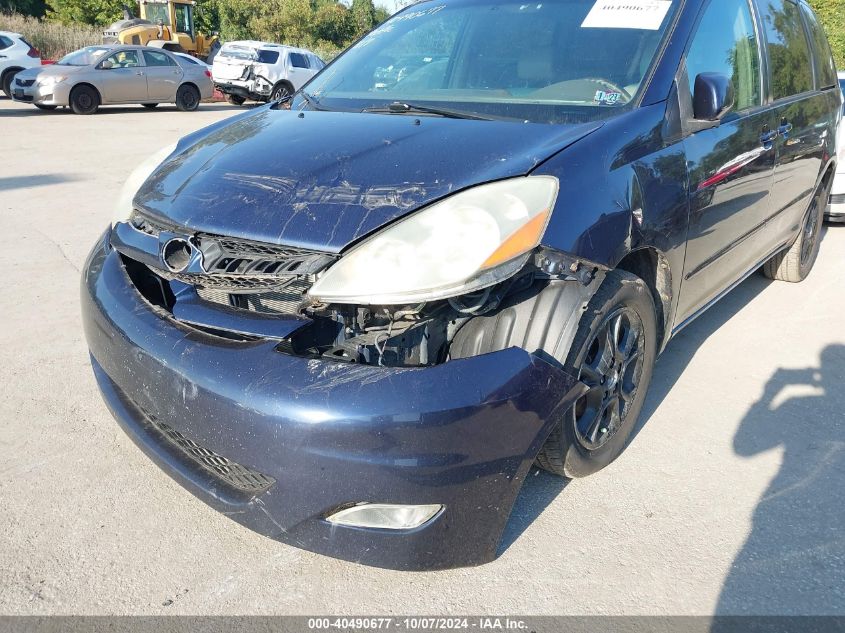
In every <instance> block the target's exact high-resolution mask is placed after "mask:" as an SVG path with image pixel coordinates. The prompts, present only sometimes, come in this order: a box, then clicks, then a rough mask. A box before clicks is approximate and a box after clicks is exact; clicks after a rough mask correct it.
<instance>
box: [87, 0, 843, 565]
mask: <svg viewBox="0 0 845 633" xmlns="http://www.w3.org/2000/svg"><path fill="white" fill-rule="evenodd" d="M841 117H842V93H841V92H840V90H839V87H838V84H837V76H836V68H835V66H834V62H833V59H832V56H831V51H830V48H829V46H828V43H827V40H826V37H825V34H824V31H823V30H822V28H821V27H820V25H819V23H818V21H817V19H816V17H815V16H814V15H813V12H812V11H811V10H810V8H809V7H808V6H807V4H805V3H804V2H803V1H800V0H799V1H793V0H540V1H536V2H528V3H526V2H525V1H524V0H519V1H513V0H426V1H424V2H419V3H417V4H414V5H413V6H411V7H409V8H407V9H405V10H403V11H400V12H399V13H397V14H396V15H395V16H393V17H392V18H391V19H389V20H388V21H387V22H385V23H384V24H382V25H381V26H380V27H378V28H377V29H375V30H374V31H372V32H371V33H369V34H368V35H366V36H365V37H363V38H362V39H361V40H359V41H358V42H357V43H356V44H354V45H353V46H352V47H350V48H349V49H348V50H347V51H345V52H344V53H343V54H342V55H340V56H339V57H338V58H337V59H335V60H334V62H333V63H331V64H329V65H328V66H327V67H326V68H325V69H324V70H323V71H322V72H320V73H319V74H318V75H317V76H316V77H314V78H313V79H312V80H311V81H310V82H309V83H308V84H306V85H305V86H304V87H303V89H301V90H300V91H299V92H297V93H296V94H295V95H294V96H293V97H292V98H287V99H286V101H285V102H284V103H283V102H280V101H276V102H274V103H270V104H267V105H265V106H261V107H258V108H255V109H253V110H250V111H248V112H244V113H241V114H239V115H237V116H235V117H233V118H230V119H228V120H225V121H222V122H219V123H217V124H215V125H212V126H210V127H207V128H205V129H203V130H200V131H198V132H195V133H193V134H190V135H188V136H186V137H185V138H183V139H181V140H180V141H179V142H178V143H177V144H176V145H175V146H172V147H168V148H165V149H164V150H162V152H160V153H159V154H157V155H155V156H153V157H152V158H151V159H150V160H149V161H147V162H146V163H145V164H144V165H142V166H141V167H139V168H138V170H137V171H136V172H135V173H134V174H133V175H132V177H130V178H129V180H128V181H127V183H126V187H125V189H124V192H123V195H122V196H121V198H120V200H119V201H118V202H117V206H116V208H115V218H114V221H113V222H112V224H111V226H110V227H109V228H108V230H107V231H106V232H105V233H104V234H103V236H102V238H101V239H100V240H99V242H98V243H97V244H96V245H95V247H94V249H93V251H92V252H91V254H90V256H89V258H88V261H87V263H86V266H85V272H84V276H83V282H82V308H83V313H84V314H83V316H84V324H85V332H86V336H87V340H88V345H89V348H90V352H91V362H92V365H93V368H94V373H95V376H96V379H97V381H98V383H99V386H100V389H101V391H102V393H103V397H104V399H105V401H106V403H107V404H108V406H109V408H110V409H111V411H112V413H113V414H114V416H115V418H116V419H117V420H118V422H119V423H120V424H121V425H122V427H123V428H124V429H125V431H126V432H127V433H128V434H129V435H130V436H131V438H132V439H133V440H134V441H135V442H136V443H137V444H138V445H139V446H140V447H141V448H142V449H143V450H144V451H145V452H146V453H147V454H148V455H149V456H150V457H151V458H152V459H154V460H155V461H156V462H157V463H158V464H159V465H160V466H161V467H162V468H163V469H164V470H166V471H167V472H168V473H169V474H171V475H172V476H173V477H174V478H175V479H176V480H177V481H179V482H180V483H182V484H183V485H184V486H185V487H186V488H188V489H189V490H190V491H191V492H192V493H194V494H195V495H197V496H198V497H200V498H201V499H203V500H205V501H206V502H207V503H209V504H210V505H212V506H213V507H215V508H217V509H219V510H220V511H221V512H223V513H225V514H227V515H228V516H230V517H231V518H233V519H234V520H235V521H238V522H240V523H242V524H244V525H246V526H248V527H250V528H252V529H254V530H256V531H258V532H260V533H263V534H266V535H268V536H270V537H272V538H276V539H279V540H281V541H284V542H286V543H290V544H293V545H295V546H297V547H302V548H306V549H309V550H312V551H316V552H321V553H324V554H328V555H331V556H336V557H340V558H344V559H348V560H352V561H357V562H361V563H365V564H369V565H376V566H382V567H390V568H397V569H433V568H444V567H456V566H462V565H475V564H479V563H483V562H485V561H489V560H491V559H493V558H494V557H495V555H496V551H497V545H498V543H499V540H500V537H501V535H502V532H503V529H504V526H505V524H506V522H507V520H508V516H509V514H510V511H511V507H512V504H513V502H514V499H515V497H516V495H517V493H518V492H519V490H520V488H521V486H522V482H523V480H524V479H525V476H526V474H527V473H528V472H529V469H530V468H531V466H532V464H534V463H536V464H538V465H539V466H541V467H542V468H545V469H547V470H549V471H551V472H553V473H557V474H559V475H561V476H563V477H582V476H585V475H589V474H591V473H594V472H596V471H597V470H599V469H601V468H603V467H604V466H606V465H608V464H609V463H610V462H611V461H612V460H613V459H614V458H616V457H617V456H618V455H619V454H620V453H621V451H622V450H623V448H624V447H625V445H626V443H627V441H628V439H629V438H630V436H631V432H632V429H633V428H634V426H635V424H636V421H637V418H638V416H639V415H640V411H641V409H642V406H643V401H644V398H645V396H646V391H647V389H648V386H649V382H650V379H651V376H652V371H653V368H654V362H655V358H656V356H657V355H658V354H659V353H660V352H661V351H662V350H663V348H664V347H665V346H666V344H667V342H668V341H669V339H670V338H671V337H672V336H673V335H674V334H676V333H677V332H678V331H680V330H681V329H682V328H683V327H684V326H685V325H687V324H688V323H690V322H691V321H692V320H693V319H695V318H696V317H697V316H698V315H700V314H701V313H702V312H703V311H704V310H706V309H707V308H708V307H709V306H711V305H712V304H713V303H714V302H715V301H717V300H718V299H719V298H720V297H722V296H723V295H724V294H725V293H727V292H728V291H730V290H731V288H733V287H734V286H736V285H737V284H738V283H739V282H740V281H742V280H743V279H744V278H745V277H746V276H747V275H749V274H751V273H753V272H754V271H756V270H758V269H762V272H763V274H765V275H766V276H768V277H770V278H772V279H780V280H785V281H791V282H797V281H801V280H802V279H804V278H805V277H806V276H807V275H808V274H809V273H810V270H811V269H812V267H813V263H814V261H815V259H816V255H817V253H818V249H819V241H820V229H821V225H822V216H823V213H824V208H825V206H826V204H825V203H826V201H827V199H828V192H829V188H830V185H831V181H832V176H833V174H834V173H835V172H836V167H837V166H836V156H837V151H836V150H837V148H836V136H837V135H836V130H837V126H838V124H839V121H840V119H841ZM786 310H788V306H784V311H786Z"/></svg>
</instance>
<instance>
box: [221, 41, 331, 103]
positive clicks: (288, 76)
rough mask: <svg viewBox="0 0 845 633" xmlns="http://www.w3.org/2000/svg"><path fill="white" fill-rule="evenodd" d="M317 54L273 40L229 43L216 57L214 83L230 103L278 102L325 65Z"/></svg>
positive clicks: (297, 88)
mask: <svg viewBox="0 0 845 633" xmlns="http://www.w3.org/2000/svg"><path fill="white" fill-rule="evenodd" d="M325 65H326V64H325V62H323V60H322V59H320V58H319V57H317V55H315V54H314V53H312V52H311V51H309V50H305V49H303V48H294V47H292V46H285V45H283V44H273V43H271V42H256V41H250V40H244V41H238V42H228V43H226V44H224V45H223V47H222V48H221V49H220V52H218V53H217V55H216V56H215V57H214V64H213V66H212V68H211V74H212V77H213V79H214V84H215V86H216V87H217V89H218V90H220V92H222V93H223V94H224V95H226V99H227V100H228V101H229V103H233V104H236V105H240V104H242V103H243V102H244V101H246V100H247V99H252V100H254V101H278V100H281V99H285V98H286V97H288V96H289V95H291V94H293V93H294V92H296V91H297V90H299V88H300V87H302V85H303V84H304V83H305V82H306V81H308V80H309V79H311V77H313V76H314V75H315V74H317V72H318V71H319V70H320V69H321V68H322V67H323V66H325Z"/></svg>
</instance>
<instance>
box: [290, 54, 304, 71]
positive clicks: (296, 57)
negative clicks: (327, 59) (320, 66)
mask: <svg viewBox="0 0 845 633" xmlns="http://www.w3.org/2000/svg"><path fill="white" fill-rule="evenodd" d="M290 65H291V66H294V67H295V68H308V58H307V57H305V55H303V54H302V53H291V54H290Z"/></svg>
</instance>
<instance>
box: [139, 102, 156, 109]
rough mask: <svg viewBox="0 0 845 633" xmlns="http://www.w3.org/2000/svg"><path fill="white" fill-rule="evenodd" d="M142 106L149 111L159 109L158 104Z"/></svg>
mask: <svg viewBox="0 0 845 633" xmlns="http://www.w3.org/2000/svg"><path fill="white" fill-rule="evenodd" d="M141 105H142V106H144V107H145V108H146V109H147V110H153V109H155V108H157V107H158V104H157V103H142V104H141Z"/></svg>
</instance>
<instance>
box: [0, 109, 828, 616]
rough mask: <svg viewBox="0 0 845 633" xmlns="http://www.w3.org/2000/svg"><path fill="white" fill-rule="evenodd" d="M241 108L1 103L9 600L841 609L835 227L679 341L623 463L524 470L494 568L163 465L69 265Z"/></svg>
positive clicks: (116, 610)
mask: <svg viewBox="0 0 845 633" xmlns="http://www.w3.org/2000/svg"><path fill="white" fill-rule="evenodd" d="M236 111H237V108H232V107H230V106H227V105H223V104H214V105H203V106H202V107H201V109H200V111H199V112H197V113H180V112H177V111H175V109H173V108H172V107H161V108H158V109H157V110H155V111H149V112H148V111H146V110H144V109H142V108H140V107H131V108H117V109H115V108H112V109H105V110H104V111H103V112H102V113H101V114H99V115H97V116H91V117H79V116H73V115H70V114H66V113H62V112H56V113H52V114H48V113H42V112H39V111H36V110H35V109H34V108H30V107H26V106H22V105H19V104H13V103H11V102H9V100H7V99H0V137H2V141H3V142H2V146H3V162H2V168H0V253H2V254H0V262H1V263H2V265H3V268H4V269H5V270H7V271H8V273H9V274H8V276H7V278H6V279H7V281H8V286H7V288H6V291H5V292H4V293H3V297H4V298H3V302H2V324H3V326H2V328H0V385H2V395H3V397H2V399H0V508H2V512H0V533H2V534H3V535H4V536H3V541H2V546H0V613H4V614H57V613H62V614H177V613H191V614H223V613H227V614H230V613H231V614H259V613H260V614H302V613H319V612H332V613H335V614H347V615H348V614H355V613H359V614H360V613H379V614H388V613H389V614H397V613H453V614H454V613H522V614H552V613H557V614H561V613H566V614H596V613H602V614H711V613H714V612H720V613H761V612H767V613H807V612H809V613H819V612H824V613H840V614H841V613H845V595H844V594H843V592H842V587H843V586H845V556H843V554H844V553H845V541H843V533H842V529H841V526H842V524H843V518H845V516H843V515H845V503H843V501H845V498H843V497H845V492H844V491H845V434H843V429H845V424H843V413H842V412H843V410H845V395H844V394H845V390H843V388H842V382H843V378H845V334H843V327H842V325H843V313H845V293H843V288H845V273H843V269H844V268H845V227H836V226H831V227H828V228H827V229H826V233H825V236H824V241H823V243H822V246H821V254H820V256H819V260H818V263H817V264H816V269H815V270H814V272H813V274H812V275H811V276H810V278H809V279H808V280H807V281H806V282H805V283H802V284H797V285H791V284H787V283H780V282H769V281H767V280H765V279H763V277H762V276H759V275H754V276H752V277H751V278H749V279H748V280H747V281H745V282H744V283H743V284H742V285H740V286H739V287H738V288H737V289H736V290H735V291H733V292H732V293H731V294H730V295H728V296H727V297H726V298H725V299H724V300H723V301H722V302H720V303H719V304H718V305H717V306H715V307H714V308H713V309H711V310H710V311H709V312H708V313H707V314H705V315H704V316H702V317H701V318H700V319H699V320H697V321H696V322H695V323H693V324H692V325H691V326H690V327H688V328H687V329H686V330H685V331H684V332H683V333H682V334H680V335H679V336H678V337H677V338H676V339H675V340H674V341H673V342H672V343H671V344H670V346H669V348H668V349H667V351H666V352H665V353H664V355H663V356H662V357H661V359H660V360H659V361H658V364H657V367H656V370H655V377H654V383H653V385H652V390H651V393H650V395H649V399H648V401H647V403H646V408H645V413H644V417H645V421H644V423H643V425H642V427H641V429H640V430H639V433H638V434H637V436H636V438H635V439H634V441H633V443H632V444H631V446H630V447H629V449H628V450H627V452H626V453H625V454H624V455H623V456H622V457H621V458H620V459H619V460H618V461H617V462H615V463H614V464H613V465H612V466H611V467H609V468H607V469H606V470H604V471H603V472H601V473H599V474H597V475H595V476H593V477H591V478H589V479H585V480H580V481H575V482H572V483H570V484H568V485H564V483H563V482H562V481H561V480H558V479H556V478H554V477H551V476H549V475H546V474H545V473H541V472H539V471H537V472H532V476H530V477H529V481H528V482H527V484H526V486H525V488H524V490H523V493H522V494H521V496H520V498H519V500H518V502H517V506H516V508H515V510H514V514H513V516H512V518H511V522H510V524H509V526H508V530H507V533H506V536H505V542H504V544H503V546H502V553H501V555H500V556H499V558H498V559H497V560H496V561H494V562H492V563H490V564H488V565H484V566H482V567H478V568H473V569H459V570H453V571H442V572H435V573H402V572H394V571H385V570H378V569H372V568H368V567H364V566H360V565H355V564H351V563H346V562H341V561H338V560H333V559H330V558H326V557H322V556H319V555H316V554H311V553H308V552H303V551H300V550H297V549H294V548H292V547H288V546H285V545H281V544H279V543H276V542H274V541H271V540H269V539H266V538H264V537H262V536H259V535H257V534H254V533H252V532H250V531H248V530H247V529H245V528H243V527H240V526H239V525H237V524H235V523H234V522H232V521H230V520H228V519H226V518H225V517H223V516H222V515H220V514H218V513H216V512H214V511H212V510H211V509H210V508H208V507H207V506H205V505H204V504H203V503H201V502H200V501H198V500H196V499H195V498H194V497H192V496H191V495H190V494H189V493H187V492H186V491H184V490H183V489H182V488H181V487H180V486H178V485H177V484H176V483H174V482H173V481H172V480H171V479H170V478H169V477H168V476H167V475H165V474H164V473H163V472H161V471H160V470H158V469H157V468H156V467H155V466H153V464H152V463H151V462H150V461H149V460H148V459H147V458H146V457H145V456H144V455H143V454H142V453H141V452H140V451H139V450H138V449H137V448H135V446H134V445H133V444H132V442H131V441H130V440H129V439H128V438H127V437H126V436H124V434H123V433H122V432H121V431H120V429H119V428H118V426H117V424H116V423H114V421H113V420H112V418H111V416H110V415H109V413H108V411H107V410H106V407H105V406H104V404H103V403H102V401H101V399H100V397H99V394H98V392H97V388H96V386H95V383H94V379H93V376H92V373H91V369H90V366H89V363H88V354H87V350H86V347H85V343H84V340H83V336H82V328H81V324H80V316H79V306H78V287H79V270H80V267H81V265H82V263H83V261H84V258H85V255H86V254H87V252H88V249H89V248H90V247H91V245H92V244H93V243H94V240H95V239H96V237H97V236H98V235H99V234H100V232H101V231H102V230H103V228H104V227H105V226H106V224H107V223H108V221H109V218H110V209H109V206H110V203H111V201H112V200H113V199H114V198H115V197H116V195H117V193H118V191H119V189H120V186H121V184H122V182H123V181H124V179H125V178H126V177H127V175H128V174H129V172H130V171H131V170H132V168H133V167H134V166H135V165H136V164H137V163H139V162H140V161H141V160H142V159H143V158H144V157H146V156H147V155H149V154H151V153H152V152H154V151H155V150H157V149H158V148H160V147H162V146H164V145H166V144H168V143H170V142H172V141H173V140H174V139H175V138H177V137H178V136H181V135H183V134H186V133H188V132H190V131H192V130H194V129H197V128H199V127H202V126H203V125H206V124H209V123H212V122H214V121H217V120H220V119H222V118H225V117H228V116H230V115H232V114H233V113H234V112H236Z"/></svg>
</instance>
